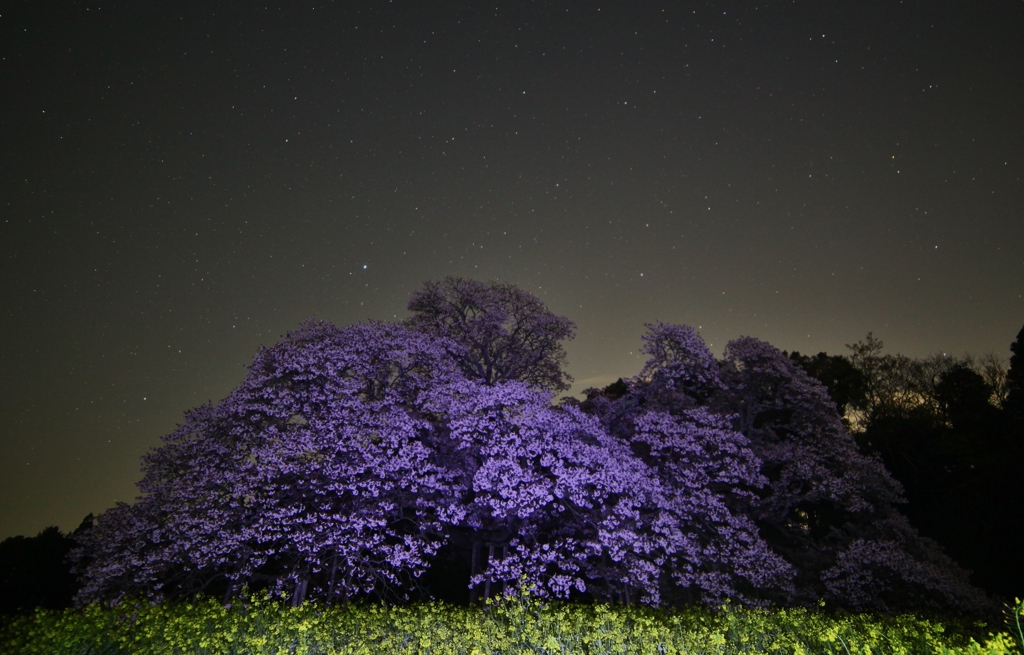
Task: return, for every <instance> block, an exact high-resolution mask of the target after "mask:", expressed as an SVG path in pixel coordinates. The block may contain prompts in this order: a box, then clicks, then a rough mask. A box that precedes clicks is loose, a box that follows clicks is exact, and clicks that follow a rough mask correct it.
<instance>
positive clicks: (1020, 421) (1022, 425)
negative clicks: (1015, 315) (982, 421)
mask: <svg viewBox="0 0 1024 655" xmlns="http://www.w3.org/2000/svg"><path fill="white" fill-rule="evenodd" d="M1010 352H1011V353H1012V354H1011V356H1010V369H1009V370H1008V371H1007V372H1006V387H1007V391H1006V401H1005V402H1004V404H1003V407H1004V408H1005V409H1006V412H1007V413H1008V414H1009V417H1010V420H1012V421H1013V422H1014V423H1015V424H1016V429H1017V431H1018V433H1021V434H1024V328H1021V330H1020V332H1018V333H1017V340H1016V341H1014V342H1013V343H1012V344H1010Z"/></svg>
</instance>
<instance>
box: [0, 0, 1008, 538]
mask: <svg viewBox="0 0 1024 655" xmlns="http://www.w3.org/2000/svg"><path fill="white" fill-rule="evenodd" d="M218 4H219V3H205V2H204V3H188V2H126V3H121V4H116V5H110V4H103V3H101V4H100V5H99V6H97V5H88V4H79V3H60V2H54V3H49V2H46V3H44V2H17V3H7V5H6V6H5V9H4V10H3V11H2V15H0V57H2V59H0V153H2V154H0V207H2V215H0V246H2V250H0V252H2V258H0V280H2V285H0V294H2V297H0V299H2V305H3V311H2V312H0V330H2V332H0V334H2V337H3V339H2V341H0V417H2V423H0V501H2V502H0V538H4V537H7V536H11V535H15V534H26V535H34V534H36V533H37V532H38V531H39V530H41V529H42V528H43V527H45V526H47V525H58V526H60V528H61V529H62V530H65V531H67V530H71V529H73V528H75V527H76V526H77V525H78V523H79V522H80V521H81V519H82V518H83V517H84V516H85V515H86V514H87V513H89V512H100V511H102V510H104V509H105V508H107V507H110V506H111V505H113V503H114V502H115V500H123V501H131V500H132V499H133V498H134V496H135V487H134V483H135V482H136V480H137V479H138V478H139V476H140V474H139V457H140V455H142V454H143V453H144V452H145V451H147V450H148V449H150V448H152V447H153V446H155V445H157V444H158V443H159V439H160V437H161V435H164V434H166V433H168V432H170V431H171V430H172V429H173V428H174V426H175V425H176V423H177V422H178V421H179V420H180V419H181V417H182V415H183V413H184V412H185V411H186V410H188V409H189V408H191V407H194V406H196V405H199V404H202V403H204V402H207V401H210V400H212V401H217V400H220V399H221V398H223V397H224V396H226V395H227V394H228V393H229V392H230V391H231V389H232V388H234V387H235V386H236V385H237V384H238V383H239V382H240V381H241V380H242V378H243V376H244V374H245V366H246V365H247V364H248V363H249V362H250V361H251V359H252V357H253V355H254V354H255V352H256V350H257V349H258V348H259V346H261V345H272V344H273V343H275V342H277V341H278V340H279V339H280V338H281V336H282V335H284V334H285V333H286V332H288V331H289V330H292V329H294V328H296V327H297V326H298V325H299V324H300V323H301V322H302V321H303V320H305V319H307V318H310V317H312V316H316V317H318V318H321V319H325V320H329V321H331V322H333V323H335V324H338V325H348V324H351V323H355V322H359V321H365V320H368V319H379V320H396V319H401V318H403V317H404V316H406V311H405V305H406V302H407V299H408V296H409V294H410V293H411V292H412V291H414V290H415V289H417V288H418V287H419V286H420V284H421V283H422V282H423V281H424V280H427V279H431V278H438V277H443V276H446V275H456V276H465V277H473V278H477V279H480V280H500V281H505V282H511V283H514V284H516V285H518V286H520V287H522V288H524V289H526V290H528V291H530V292H532V293H534V294H536V295H537V296H538V297H540V298H541V299H542V300H544V301H545V302H546V303H547V304H548V306H549V307H550V308H551V309H552V310H553V311H555V312H556V313H558V314H561V315H565V316H568V317H569V318H571V319H573V320H574V321H576V323H577V324H578V327H579V330H578V336H577V338H576V339H575V340H574V341H573V342H572V343H570V344H569V346H568V351H569V359H570V362H569V369H570V372H571V373H572V374H573V376H574V377H575V378H576V385H575V386H574V388H573V391H574V392H577V393H578V392H579V391H580V390H581V389H583V388H586V387H590V386H596V385H604V384H607V383H609V382H611V381H614V380H615V379H616V378H618V377H620V376H629V375H633V374H636V373H637V372H638V371H639V369H640V366H641V365H642V360H641V359H640V358H639V357H638V354H637V348H638V346H639V343H640V341H639V338H640V335H641V334H642V333H643V323H644V322H650V321H655V320H661V321H666V322H676V323H686V324H691V325H695V326H700V330H701V333H702V334H703V335H704V337H705V339H706V340H707V341H708V342H709V343H710V344H712V350H714V351H715V352H716V353H719V354H720V353H721V350H722V347H723V346H724V345H725V343H726V342H727V341H728V340H730V339H733V338H735V337H738V336H741V335H751V336H756V337H759V338H762V339H765V340H767V341H770V342H771V343H773V344H774V345H776V346H778V347H779V348H783V349H786V350H799V351H801V352H804V353H816V352H818V351H827V352H829V353H833V354H841V353H845V352H846V349H845V344H847V343H852V342H855V341H857V340H859V339H861V338H863V337H864V336H865V335H866V334H867V332H868V331H872V332H873V333H874V334H875V336H877V337H879V338H881V339H882V340H883V341H884V342H885V343H886V346H887V351H888V352H903V353H904V354H908V355H913V356H924V355H928V354H931V353H936V352H948V353H951V354H957V355H960V354H964V353H967V352H971V353H974V354H979V355H980V354H983V353H985V352H990V351H991V352H995V353H997V354H999V355H1000V356H1003V357H1008V356H1009V344H1010V343H1011V342H1012V341H1013V339H1014V337H1015V336H1016V334H1017V332H1018V330H1020V328H1021V326H1022V324H1024V298H1022V294H1024V213H1022V209H1021V208H1022V207H1024V183H1022V176H1024V2H1021V1H1020V0H1013V1H1011V0H992V1H989V2H977V3H976V2H967V1H966V0H964V1H960V2H942V1H933V0H929V1H923V0H922V1H905V2H898V1H897V0H885V1H872V0H858V1H856V2H852V1H850V2H838V1H828V0H813V1H812V0H798V1H796V2H788V1H787V2H771V3H768V4H767V5H765V4H760V5H755V4H754V3H748V2H710V3H705V2H689V1H684V0H680V1H673V2H667V1H666V2H656V1H651V2H645V1H642V0H630V1H629V2H626V1H622V2H615V3H611V4H610V6H609V5H602V4H600V3H594V2H573V3H565V4H563V3H557V2H505V1H504V0H500V1H496V2H489V3H483V2H443V1H438V0H430V1H429V2H427V1H423V2H412V1H401V2H354V1H353V2H342V3H338V4H327V5H321V4H319V3H314V2H310V3H286V4H284V5H280V6H274V5H271V6H262V4H261V5H260V6H256V4H257V3H225V5H226V7H225V8H218V7H217V5H218ZM12 5H13V6H12ZM190 5H194V6H190ZM230 5H250V6H249V8H247V9H238V7H237V6H230Z"/></svg>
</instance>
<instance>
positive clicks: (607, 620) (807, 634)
mask: <svg viewBox="0 0 1024 655" xmlns="http://www.w3.org/2000/svg"><path fill="white" fill-rule="evenodd" d="M1013 611H1014V617H1013V619H1011V624H1010V626H1009V627H1010V628H1011V632H1009V633H1007V632H1003V633H999V634H990V635H989V637H988V638H987V639H986V640H984V643H979V642H977V641H975V640H974V639H971V638H968V637H966V636H963V635H960V634H957V633H954V632H952V631H949V630H947V629H946V628H944V626H943V625H941V624H940V623H937V622H930V621H925V620H922V619H918V618H915V617H913V616H896V617H878V616H868V615H829V614H826V613H824V612H812V611H807V610H803V609H796V610H794V609H785V610H762V609H744V608H737V607H732V606H728V605H726V606H723V607H722V608H720V609H719V610H718V611H709V610H707V609H706V608H690V609H687V610H683V611H677V612H667V611H659V610H654V609H651V608H646V607H613V606H609V605H602V604H596V605H578V604H570V603H561V602H559V603H550V604H547V603H540V602H538V601H537V600H536V599H534V598H530V597H529V596H525V597H522V596H521V597H514V596H508V597H504V598H502V599H501V600H499V601H497V602H493V601H489V602H488V604H487V605H486V606H485V607H483V608H479V607H471V608H466V607H454V606H451V605H446V604H443V603H421V604H415V605H405V606H384V605H371V604H362V605H341V606H339V605H335V606H330V607H323V606H319V605H314V604H312V603H304V604H303V605H300V606H298V607H289V606H288V605H287V604H286V603H282V602H279V601H275V600H271V599H269V598H267V597H265V596H254V597H250V598H249V600H248V601H247V602H245V603H236V604H234V605H232V606H228V607H225V606H223V605H221V604H219V603H217V602H215V601H214V600H212V599H203V600H199V601H197V602H194V603H188V604H180V605H170V604H160V605H152V604H148V603H144V602H134V603H125V604H122V605H119V606H117V607H115V608H107V607H101V606H99V605H90V606H88V607H87V608H85V609H84V610H82V611H76V610H65V611H53V610H39V611H37V612H36V613H35V614H34V615H33V616H21V617H14V618H12V619H10V620H9V621H8V623H7V624H6V625H4V626H2V627H0V652H3V653H21V654H24V655H33V654H36V653H39V654H46V655H62V654H74V655H108V654H109V655H114V654H121V653H132V654H135V655H158V654H159V655H179V654H180V655H185V654H188V655H214V654H217V655H236V654H237V655H242V654H246V655H249V654H252V655H270V654H275V655H276V654H278V653H289V654H294V655H314V654H316V655H320V654H322V655H385V654H391V653H410V654H411V653H424V654H426V653H430V654H433V655H456V654H460V655H463V654H464V655H484V654H487V655H499V654H513V653H515V654H522V653H537V654H544V655H554V654H560V655H561V654H569V653H572V654H574V655H575V654H598V653H601V654H605V653H607V654H609V655H611V654H615V655H630V654H634V653H635V654H638V655H639V654H641V653H643V654H647V653H658V654H678V655H683V654H688V655H689V654H693V655H705V654H706V655H712V654H714V655H725V654H731V653H737V654H739V653H780V654H782V653H786V654H790V653H793V654H798V653H799V654H803V653H806V654H811V653H820V654H822V655H878V654H881V653H893V654H896V653H904V654H906V655H911V654H915V655H916V654H924V653H935V654H936V655H951V654H953V653H971V654H977V655H983V654H984V655H1019V654H1021V653H1022V652H1024V651H1022V649H1021V639H1022V638H1024V634H1022V633H1021V628H1020V618H1021V616H1022V614H1024V604H1022V603H1021V602H1020V601H1018V603H1017V606H1016V607H1015V608H1013ZM1014 621H1016V623H1014ZM1014 630H1015V631H1016V632H1015V633H1014V632H1013V631H1014Z"/></svg>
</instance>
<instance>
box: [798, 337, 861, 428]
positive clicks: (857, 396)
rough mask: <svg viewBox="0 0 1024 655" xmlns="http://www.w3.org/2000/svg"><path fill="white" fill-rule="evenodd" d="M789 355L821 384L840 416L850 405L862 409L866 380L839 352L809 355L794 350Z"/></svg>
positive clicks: (845, 412)
mask: <svg viewBox="0 0 1024 655" xmlns="http://www.w3.org/2000/svg"><path fill="white" fill-rule="evenodd" d="M789 357H790V359H792V360H793V361H794V362H796V363H797V364H798V365H799V366H800V368H802V369H804V371H806V372H807V374H808V375H810V376H811V377H812V378H814V379H815V380H817V381H818V382H821V383H822V384H823V385H825V388H826V389H828V395H829V397H830V398H831V399H832V401H833V402H835V405H836V410H837V411H838V412H839V415H840V416H843V417H845V416H846V414H847V412H848V411H849V410H851V409H859V410H863V409H865V407H866V405H867V389H866V382H865V380H864V376H863V375H862V374H861V372H860V371H858V370H857V369H856V368H855V367H854V365H853V364H851V363H850V360H849V359H847V358H846V357H843V356H842V355H828V354H826V353H823V352H822V353H818V354H817V355H814V356H813V357H811V356H808V355H801V354H800V353H799V352H796V351H794V352H793V353H792V354H790V356H789Z"/></svg>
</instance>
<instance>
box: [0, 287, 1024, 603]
mask: <svg viewBox="0 0 1024 655" xmlns="http://www.w3.org/2000/svg"><path fill="white" fill-rule="evenodd" d="M409 310H410V311H411V312H412V316H411V318H410V319H408V320H407V321H405V322H403V323H369V324H362V325H356V326H349V327H347V328H337V327H335V326H332V325H329V324H324V323H308V324H306V325H304V326H302V327H301V328H300V329H299V330H297V331H295V332H293V333H291V334H290V335H288V337H286V338H285V339H284V340H283V341H282V342H281V343H279V344H277V345H275V346H273V347H271V348H265V349H262V350H261V351H260V352H259V353H258V354H257V356H256V359H255V360H254V362H253V364H252V365H251V367H250V372H249V375H248V376H247V377H246V379H245V381H243V383H242V384H241V385H240V386H239V387H238V389H236V390H235V392H233V393H232V395H231V396H229V398H227V399H225V400H224V401H222V402H221V403H218V404H217V405H208V406H204V407H201V408H197V409H195V410H193V411H191V412H189V413H188V414H187V415H186V418H185V421H184V422H183V423H182V425H181V426H180V427H179V428H178V430H176V431H175V432H174V433H172V434H170V435H168V436H167V437H165V439H164V445H163V446H161V447H160V448H157V449H155V450H154V451H152V452H151V453H149V454H147V455H146V457H145V458H144V461H143V471H144V478H143V480H142V481H141V482H140V483H139V487H140V492H141V494H140V497H139V498H138V499H137V500H136V502H135V503H133V504H119V505H118V506H117V507H115V508H112V509H110V510H108V511H106V512H104V513H102V514H101V515H100V516H98V517H96V518H95V520H94V519H93V517H91V516H90V517H87V519H86V520H85V521H83V524H82V526H80V527H79V528H78V529H77V530H75V532H74V533H71V534H68V535H62V534H60V533H59V531H57V529H56V528H47V530H45V531H43V532H42V533H41V534H40V535H38V536H37V537H14V538H11V539H7V540H5V541H4V542H2V543H0V612H2V613H7V614H10V613H16V612H25V611H28V610H30V609H31V608H32V607H35V606H45V607H60V606H66V605H70V604H71V602H72V599H73V598H75V597H77V601H78V602H79V603H88V602H94V601H104V602H116V601H117V600H118V599H120V598H124V597H130V596H144V597H149V598H153V599H157V598H176V597H192V596H194V595H195V594H200V593H202V594H215V595H218V596H220V597H223V598H225V599H229V598H231V597H232V596H233V595H235V594H238V593H240V592H241V590H242V589H245V588H248V589H250V590H252V589H258V588H266V589H268V590H270V591H271V592H272V593H276V594H279V595H282V596H285V597H290V598H292V600H293V601H296V602H299V601H301V600H302V599H304V598H319V599H321V600H324V601H325V602H338V601H348V600H350V599H353V598H360V597H366V596H376V597H381V598H390V599H408V598H417V597H441V598H445V599H447V600H454V601H456V602H459V601H461V602H466V601H467V600H468V601H473V600H475V599H478V598H481V597H484V596H490V595H493V594H495V593H497V592H498V591H499V590H502V589H505V588H507V587H512V586H516V585H520V584H531V585H534V586H535V587H536V589H537V593H539V594H540V595H541V596H545V595H547V596H552V597H560V598H577V599H596V600H611V601H615V602H625V603H635V602H644V603H647V604H654V605H658V604H660V605H666V604H667V605H679V604H687V603H692V602H705V603H713V602H720V601H721V600H722V599H724V598H730V599H734V600H737V601H739V602H744V603H751V604H755V605H756V604H761V603H769V602H770V603H774V604H781V605H789V606H810V605H814V604H816V603H817V602H818V601H819V600H822V599H825V600H827V602H828V604H829V606H830V607H833V608H840V609H842V608H846V609H851V610H861V609H872V610H880V611H890V610H892V611H915V610H929V611H940V612H957V613H967V614H973V615H987V616H991V613H992V611H993V609H994V608H997V607H998V605H999V602H1008V601H1010V600H1012V599H1013V596H1014V594H1016V595H1020V594H1021V593H1022V590H1024V571H1022V569H1021V561H1020V560H1021V558H1020V557H1019V554H1018V552H1017V551H1018V549H1019V544H1020V543H1021V541H1020V537H1021V528H1020V523H1021V521H1020V510H1019V500H1018V499H1017V497H1016V495H1015V493H1014V492H1015V489H1016V486H1017V484H1018V481H1017V480H1018V477H1019V473H1018V469H1019V467H1020V463H1021V461H1022V458H1021V455H1022V454H1024V453H1022V442H1024V329H1022V330H1021V332H1020V334H1018V335H1017V339H1016V341H1015V342H1014V343H1013V344H1012V345H1011V355H1012V356H1011V357H1010V359H1009V361H1008V362H1004V361H1003V360H1002V359H1000V358H999V357H998V356H996V355H988V356H985V357H982V358H971V357H959V358H958V357H947V356H944V355H943V356H938V355H937V356H933V357H927V358H918V359H914V358H909V357H905V356H901V355H898V354H888V353H885V351H884V347H883V344H882V342H881V341H879V340H878V339H876V338H875V337H874V336H873V335H871V334H869V335H868V336H867V337H866V339H864V340H862V341H860V342H858V343H856V344H852V345H850V346H849V347H848V352H847V353H844V354H833V355H830V354H826V353H819V354H817V355H813V356H808V355H802V354H800V353H796V352H794V353H784V352H781V351H779V350H778V349H776V348H774V347H773V346H771V345H770V344H767V343H765V342H762V341H759V340H757V339H754V338H750V337H743V338H740V339H736V340H735V341H733V342H730V344H729V345H728V346H727V347H726V351H725V354H724V356H723V357H722V358H721V359H717V358H715V357H714V356H713V355H712V354H711V353H710V351H709V350H708V348H707V346H706V344H705V343H704V342H703V340H702V339H701V338H700V336H699V334H697V332H696V331H695V330H693V329H692V328H690V327H687V326H679V325H666V324H660V323H654V324H649V325H647V332H646V333H645V334H644V335H643V344H644V345H643V347H642V352H644V353H645V354H646V355H647V356H648V358H649V359H648V361H647V363H646V365H645V367H644V369H643V370H642V371H641V373H640V374H639V375H638V376H636V377H633V378H628V379H620V380H619V381H618V382H616V383H614V384H612V385H610V386H608V387H606V388H604V389H590V390H588V391H587V392H586V394H585V395H586V398H585V399H584V400H582V401H580V400H576V399H572V398H563V399H562V400H561V401H560V402H558V403H555V402H553V398H554V393H555V392H557V391H564V390H566V389H567V388H568V386H569V383H570V381H571V378H570V377H569V376H568V374H567V373H566V372H565V370H564V364H565V351H564V349H563V347H562V343H563V342H564V341H565V340H567V339H570V338H572V336H573V335H574V334H575V326H574V325H573V324H572V322H571V321H569V320H568V319H567V318H564V317H559V316H555V315H554V314H552V313H551V312H550V311H549V310H548V309H547V307H546V306H544V305H543V303H541V302H540V301H539V300H538V299H537V298H535V297H534V296H532V295H531V294H529V293H527V292H525V291H523V290H521V289H518V288H516V287H514V286H512V285H507V284H484V283H480V282H476V281H473V280H465V279H460V278H446V279H445V280H438V281H431V282H428V283H426V284H424V286H423V287H422V288H421V289H420V290H419V291H417V292H416V293H415V294H413V296H412V298H411V300H410V302H409ZM43 588H45V589H47V591H46V593H42V592H41V589H43Z"/></svg>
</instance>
